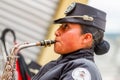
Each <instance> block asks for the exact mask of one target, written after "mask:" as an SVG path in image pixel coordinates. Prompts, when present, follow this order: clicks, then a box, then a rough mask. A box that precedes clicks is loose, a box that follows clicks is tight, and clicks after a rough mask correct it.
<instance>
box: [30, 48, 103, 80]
mask: <svg viewBox="0 0 120 80" xmlns="http://www.w3.org/2000/svg"><path fill="white" fill-rule="evenodd" d="M84 69H85V70H84ZM82 72H85V74H83V73H82ZM32 80H102V79H101V75H100V73H99V70H98V68H97V67H96V65H95V63H94V60H93V51H92V50H90V49H85V50H78V51H75V52H72V53H70V54H67V55H61V57H60V58H58V59H57V60H55V61H51V62H49V63H48V64H46V65H45V66H44V67H42V68H41V69H40V71H39V72H38V74H36V75H35V76H34V77H33V78H32Z"/></svg>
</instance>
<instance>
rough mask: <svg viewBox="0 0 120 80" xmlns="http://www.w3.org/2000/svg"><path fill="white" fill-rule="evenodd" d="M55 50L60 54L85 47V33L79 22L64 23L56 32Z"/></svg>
mask: <svg viewBox="0 0 120 80" xmlns="http://www.w3.org/2000/svg"><path fill="white" fill-rule="evenodd" d="M55 36H56V37H55V40H56V43H55V44H54V50H55V52H56V53H58V54H68V53H70V52H73V51H76V50H78V49H81V48H83V45H84V44H83V39H84V37H83V34H82V29H81V26H80V25H79V24H75V23H64V24H61V26H60V27H59V28H58V29H57V30H56V32H55Z"/></svg>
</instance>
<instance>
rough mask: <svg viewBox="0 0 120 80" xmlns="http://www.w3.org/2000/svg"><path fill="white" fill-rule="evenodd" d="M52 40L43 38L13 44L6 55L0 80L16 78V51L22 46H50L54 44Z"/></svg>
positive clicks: (13, 79) (22, 47) (15, 79)
mask: <svg viewBox="0 0 120 80" xmlns="http://www.w3.org/2000/svg"><path fill="white" fill-rule="evenodd" d="M54 43H55V41H54V40H43V41H40V42H36V43H26V44H22V45H19V44H18V45H15V46H14V47H13V48H12V50H11V52H10V55H9V56H7V61H6V63H5V67H4V70H3V73H2V75H1V79H0V80H17V71H16V60H17V58H18V56H17V53H18V52H19V51H20V50H21V49H24V48H28V47H33V46H50V45H51V44H54Z"/></svg>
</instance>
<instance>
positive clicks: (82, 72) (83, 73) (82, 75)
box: [72, 68, 91, 80]
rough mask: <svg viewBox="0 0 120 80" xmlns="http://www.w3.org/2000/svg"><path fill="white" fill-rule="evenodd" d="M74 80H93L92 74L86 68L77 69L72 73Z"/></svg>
mask: <svg viewBox="0 0 120 80" xmlns="http://www.w3.org/2000/svg"><path fill="white" fill-rule="evenodd" d="M72 78H73V79H74V80H91V74H90V72H89V71H88V70H87V69H85V68H75V69H74V70H73V72H72Z"/></svg>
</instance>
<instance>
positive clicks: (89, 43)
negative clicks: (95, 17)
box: [83, 33, 93, 46]
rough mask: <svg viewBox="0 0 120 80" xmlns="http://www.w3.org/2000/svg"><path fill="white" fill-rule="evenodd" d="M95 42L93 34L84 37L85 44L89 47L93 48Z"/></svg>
mask: <svg viewBox="0 0 120 80" xmlns="http://www.w3.org/2000/svg"><path fill="white" fill-rule="evenodd" d="M92 41H93V36H92V34H91V33H86V34H84V36H83V43H84V44H86V45H87V46H91V45H92Z"/></svg>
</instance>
